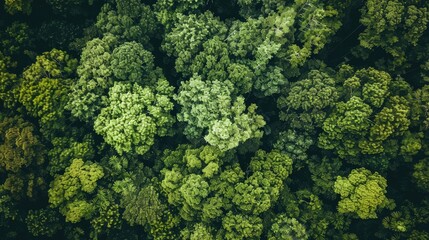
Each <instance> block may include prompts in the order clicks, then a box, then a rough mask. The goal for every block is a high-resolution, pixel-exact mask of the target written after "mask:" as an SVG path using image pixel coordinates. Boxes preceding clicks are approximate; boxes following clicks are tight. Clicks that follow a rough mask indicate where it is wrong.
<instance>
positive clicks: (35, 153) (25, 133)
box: [0, 116, 46, 199]
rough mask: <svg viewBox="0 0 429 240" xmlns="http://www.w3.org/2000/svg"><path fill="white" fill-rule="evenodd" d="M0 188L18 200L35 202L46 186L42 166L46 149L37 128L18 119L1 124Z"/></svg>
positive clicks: (6, 119)
mask: <svg viewBox="0 0 429 240" xmlns="http://www.w3.org/2000/svg"><path fill="white" fill-rule="evenodd" d="M0 153H1V154H0V176H1V179H2V182H1V183H2V185H0V188H1V189H2V190H4V191H8V192H10V194H11V196H12V197H13V198H15V199H21V198H22V197H24V196H26V197H29V198H35V197H36V196H37V195H38V194H37V192H38V191H37V190H39V191H40V190H41V189H40V188H42V189H43V188H44V187H45V185H46V182H45V180H44V176H43V170H42V165H43V164H44V162H45V161H46V149H45V146H44V145H43V144H42V142H41V140H40V136H38V135H37V133H36V132H35V129H34V126H33V125H32V124H31V123H29V122H27V121H25V120H24V119H22V118H21V117H19V116H15V117H6V118H4V119H2V121H1V122H0Z"/></svg>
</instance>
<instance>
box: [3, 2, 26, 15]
mask: <svg viewBox="0 0 429 240" xmlns="http://www.w3.org/2000/svg"><path fill="white" fill-rule="evenodd" d="M31 2H32V0H5V1H4V8H5V10H6V12H7V13H9V14H16V13H20V12H22V13H25V14H30V13H31Z"/></svg>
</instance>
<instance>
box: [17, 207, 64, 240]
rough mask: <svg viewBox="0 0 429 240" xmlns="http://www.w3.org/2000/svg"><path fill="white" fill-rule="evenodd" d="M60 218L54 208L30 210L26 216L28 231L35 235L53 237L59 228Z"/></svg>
mask: <svg viewBox="0 0 429 240" xmlns="http://www.w3.org/2000/svg"><path fill="white" fill-rule="evenodd" d="M59 221H60V218H59V216H58V213H57V212H56V211H55V210H53V209H39V210H30V211H28V215H27V217H26V218H25V222H26V223H27V227H28V231H29V232H30V233H31V234H32V235H33V236H35V237H37V236H46V237H52V235H54V234H55V233H56V232H57V231H58V230H59V229H61V225H60V224H59Z"/></svg>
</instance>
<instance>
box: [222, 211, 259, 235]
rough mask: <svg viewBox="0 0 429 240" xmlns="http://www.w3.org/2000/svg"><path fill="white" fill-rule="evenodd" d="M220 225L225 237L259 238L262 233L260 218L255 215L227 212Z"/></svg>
mask: <svg viewBox="0 0 429 240" xmlns="http://www.w3.org/2000/svg"><path fill="white" fill-rule="evenodd" d="M222 226H223V228H224V229H225V230H226V232H225V239H243V238H250V239H251V238H259V237H260V236H261V234H262V220H261V219H260V218H259V217H255V216H248V215H242V214H233V213H232V212H228V213H227V214H226V216H225V217H224V218H223V219H222Z"/></svg>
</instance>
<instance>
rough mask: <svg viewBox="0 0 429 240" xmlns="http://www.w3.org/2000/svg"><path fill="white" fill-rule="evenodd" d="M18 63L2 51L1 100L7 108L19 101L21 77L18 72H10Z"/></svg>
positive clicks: (0, 56)
mask: <svg viewBox="0 0 429 240" xmlns="http://www.w3.org/2000/svg"><path fill="white" fill-rule="evenodd" d="M14 65H16V63H14V62H12V61H11V59H10V57H7V56H4V55H3V54H2V53H0V102H1V105H2V106H3V107H5V108H10V109H13V108H15V107H16V104H17V102H18V99H17V96H18V95H19V88H18V85H19V79H18V77H17V76H16V74H14V73H11V72H10V70H11V69H10V68H12V67H13V66H14Z"/></svg>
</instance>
